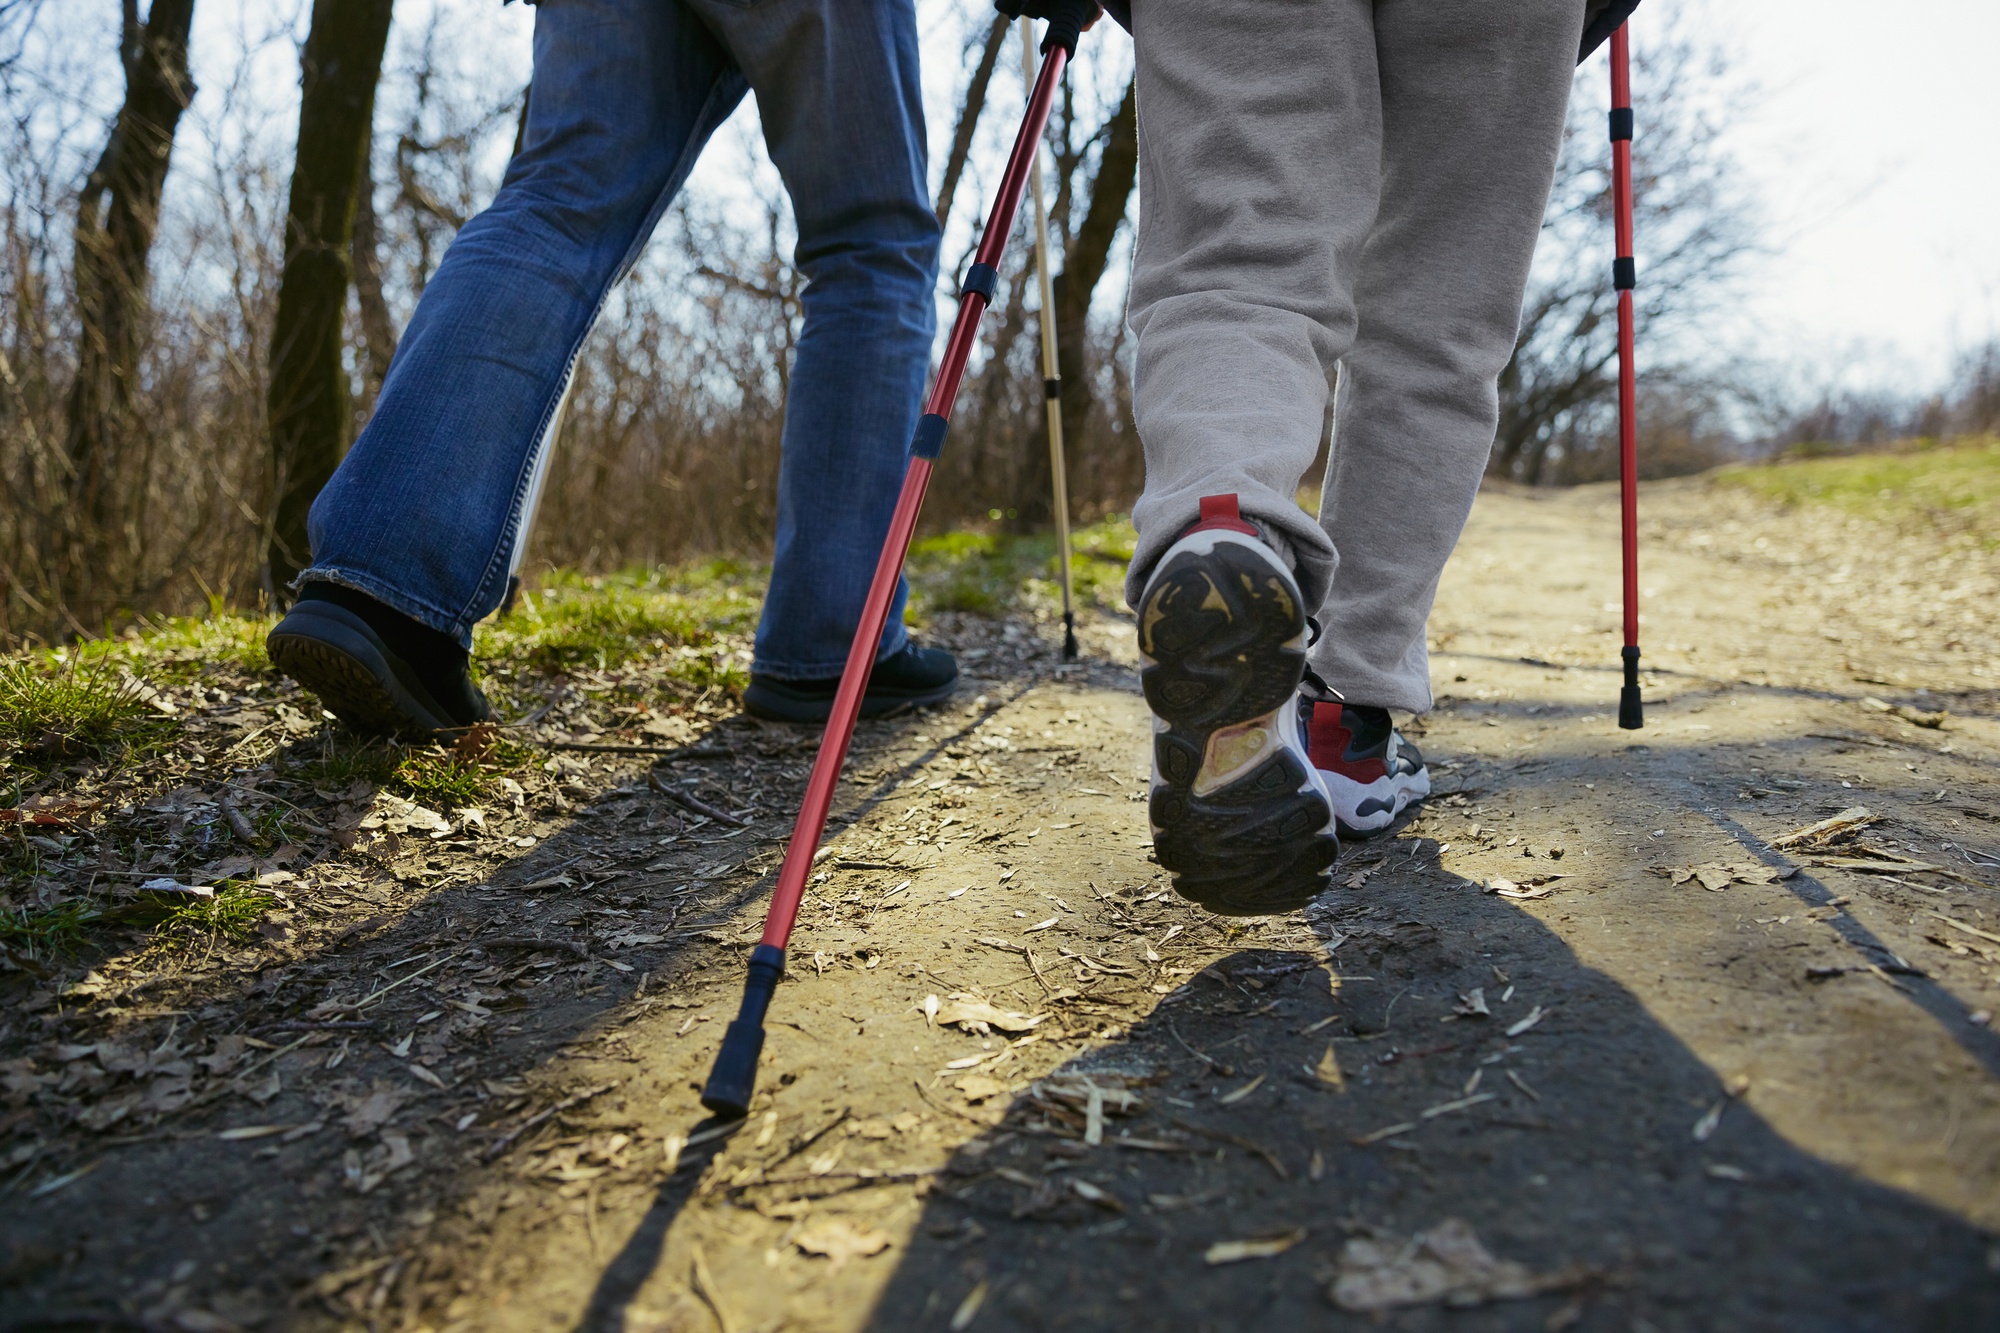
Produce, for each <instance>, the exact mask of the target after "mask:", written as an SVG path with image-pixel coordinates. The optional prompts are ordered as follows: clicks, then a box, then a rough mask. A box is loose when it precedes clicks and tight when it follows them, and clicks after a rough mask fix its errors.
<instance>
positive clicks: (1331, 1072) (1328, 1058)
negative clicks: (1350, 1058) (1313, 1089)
mask: <svg viewBox="0 0 2000 1333" xmlns="http://www.w3.org/2000/svg"><path fill="white" fill-rule="evenodd" d="M1313 1077H1314V1078H1317V1079H1318V1080H1319V1081H1320V1082H1321V1083H1323V1084H1325V1085H1326V1086H1327V1087H1329V1088H1332V1089H1333V1090H1334V1091H1335V1092H1346V1091H1347V1079H1346V1077H1345V1076H1343V1075H1342V1074H1341V1072H1340V1060H1339V1058H1338V1057H1337V1056H1335V1055H1334V1053H1333V1043H1332V1042H1328V1043H1327V1044H1326V1054H1325V1055H1322V1056H1321V1057H1320V1058H1319V1063H1318V1064H1317V1065H1314V1066H1313Z"/></svg>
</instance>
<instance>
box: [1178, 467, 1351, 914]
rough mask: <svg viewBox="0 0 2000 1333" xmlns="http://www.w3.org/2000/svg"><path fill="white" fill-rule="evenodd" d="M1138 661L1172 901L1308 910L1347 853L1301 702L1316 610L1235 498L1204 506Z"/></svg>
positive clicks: (1207, 500) (1218, 907)
mask: <svg viewBox="0 0 2000 1333" xmlns="http://www.w3.org/2000/svg"><path fill="white" fill-rule="evenodd" d="M1139 652H1140V654H1141V657H1142V659H1143V665H1142V666H1141V669H1140V672H1139V679H1140V683H1141V684H1142V686H1143V687H1144V689H1145V694H1146V702H1147V703H1148V704H1149V705H1151V707H1152V710H1153V786H1152V802H1151V807H1150V812H1151V815H1152V824H1153V848H1154V851H1155V853H1156V855H1157V856H1158V858H1159V862H1160V864H1161V865H1162V866H1164V867H1165V868H1166V869H1167V870H1169V871H1171V872H1172V873H1173V876H1174V890H1175V892H1177V893H1179V894H1180V895H1181V896H1182V897H1183V898H1187V899H1189V900H1190V901H1192V902H1195V903H1199V904H1200V905H1201V906H1203V907H1205V908H1207V909H1208V910H1209V911H1211V912H1219V913H1222V914H1223V915H1226V916H1264V915H1267V914H1269V913H1274V912H1287V911H1291V910H1292V909H1294V908H1298V907H1303V906H1304V905H1305V904H1306V903H1308V902H1311V901H1312V899H1313V898H1314V897H1315V896H1317V895H1318V894H1319V893H1320V892H1321V891H1322V890H1324V889H1325V888H1326V887H1327V885H1328V883H1329V875H1328V871H1329V869H1330V868H1331V867H1332V865H1333V862H1334V859H1335V858H1336V857H1337V856H1338V855H1339V851H1340V846H1339V843H1338V841H1337V840H1336V838H1335V835H1334V825H1333V807H1332V803H1331V801H1330V799H1329V798H1328V796H1327V792H1326V788H1325V786H1324V785H1323V784H1322V782H1321V780H1320V777H1319V775H1318V773H1317V772H1316V771H1315V770H1314V768H1313V765H1312V760H1311V757H1310V755H1309V753H1308V751H1307V748H1306V738H1305V731H1304V728H1303V727H1302V726H1301V714H1300V710H1299V705H1298V702H1297V697H1296V696H1297V694H1298V687H1299V680H1300V678H1301V676H1302V675H1303V674H1304V672H1305V664H1306V614H1305V606H1304V603H1303V602H1302V600H1301V598H1300V596H1299V586H1298V583H1297V582H1296V581H1295V580H1294V579H1293V578H1292V573H1291V571H1290V570H1289V569H1287V568H1286V566H1285V562H1284V561H1283V560H1282V559H1281V558H1279V556H1278V554H1277V552H1275V551H1273V550H1272V549H1271V548H1270V547H1269V546H1267V545H1265V543H1264V541H1263V539H1262V538H1261V537H1260V536H1259V534H1258V532H1257V529H1256V528H1254V527H1252V526H1251V525H1250V524H1249V523H1246V522H1245V521H1244V520H1243V517H1242V515H1241V513H1240V512H1239V511H1238V509H1237V504H1236V497H1235V496H1233V495H1211V496H1205V497H1203V499H1202V501H1201V521H1200V522H1198V523H1196V524H1195V525H1194V526H1193V527H1191V528H1189V529H1188V530H1187V531H1186V532H1185V533H1183V534H1182V535H1181V538H1180V540H1179V541H1177V542H1175V543H1174V544H1173V545H1172V546H1171V547H1169V548H1167V552H1166V554H1165V555H1163V556H1161V557H1160V563H1159V564H1158V566H1156V567H1155V568H1154V570H1153V574H1152V577H1151V578H1149V579H1148V580H1147V582H1146V590H1145V592H1144V594H1143V595H1142V596H1141V597H1140V599H1139Z"/></svg>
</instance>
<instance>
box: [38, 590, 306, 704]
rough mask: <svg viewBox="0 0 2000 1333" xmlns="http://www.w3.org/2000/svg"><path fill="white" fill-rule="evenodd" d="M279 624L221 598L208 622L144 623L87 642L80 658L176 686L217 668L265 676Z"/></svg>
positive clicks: (195, 618) (212, 601)
mask: <svg viewBox="0 0 2000 1333" xmlns="http://www.w3.org/2000/svg"><path fill="white" fill-rule="evenodd" d="M275 623H276V621H275V620H274V619H273V618H272V617H269V616H260V615H244V614H240V613H238V612H235V611H232V610H230V609H229V608H228V607H227V606H226V605H225V604H224V603H223V601H222V599H221V598H219V597H216V598H211V599H210V601H209V609H208V614H207V615H206V616H168V617H164V618H159V619H152V620H147V621H143V622H141V624H140V625H139V626H138V627H137V628H135V629H134V630H131V631H128V632H127V633H125V634H124V635H121V636H119V637H117V638H112V639H90V640H86V641H85V642H83V643H80V644H78V645H77V646H76V648H75V652H76V654H77V655H78V656H79V657H80V658H81V659H82V660H84V661H86V662H93V663H94V662H98V661H115V662H118V663H121V664H123V665H125V666H127V667H129V668H132V669H143V670H144V672H145V674H146V675H147V676H149V677H151V678H153V679H155V680H161V681H170V682H172V683H175V684H182V683H185V682H187V681H191V680H195V679H197V678H199V677H201V676H203V675H205V674H207V673H208V672H209V671H211V670H213V669H214V668H216V667H224V668H229V669H233V670H236V671H241V672H246V673H248V674H251V675H263V674H265V673H268V672H269V671H270V670H271V669H272V668H271V659H270V658H268V657H267V656H265V654H264V637H265V636H266V635H267V634H269V633H270V632H271V626H272V625H273V624H275Z"/></svg>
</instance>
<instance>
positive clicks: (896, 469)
mask: <svg viewBox="0 0 2000 1333" xmlns="http://www.w3.org/2000/svg"><path fill="white" fill-rule="evenodd" d="M693 2H694V3H696V4H697V5H698V7H699V8H700V10H701V12H702V14H703V15H704V16H705V17H706V18H707V19H708V20H709V22H710V23H711V24H713V25H714V27H715V30H716V31H717V32H718V33H720V34H722V36H723V39H724V41H725V42H726V43H727V45H728V46H729V49H730V51H731V52H732V53H733V54H734V56H735V57H736V59H737V61H738V62H739V63H740V64H741V66H742V68H743V70H744V73H745V75H746V76H747V78H748V79H749V82H750V86H751V88H752V90H753V91H754V92H755V94H756V98H757V110H758V113H759V115H760V116H761V118H762V122H763V129H764V140H765V143H766V145H767V146H768V147H769V149H770V153H771V160H772V161H773V162H774V163H776V165H777V167H778V171H779V174H780V175H781V176H782V177H783V178H784V182H785V188H786V190H787V191H788V192H789V193H790V195H791V199H792V208H793V212H794V214H795V216H796V218H797V221H798V245H797V249H796V251H795V257H794V263H795V264H796V265H797V266H798V269H799V271H800V272H801V273H802V274H803V275H804V276H805V278H806V280H807V281H806V289H805V297H804V306H805V319H804V325H803V328H802V329H801V332H800V337H799V345H798V357H797V361H796V362H795V364H794V366H793V370H792V379H791V390H790V397H789V398H788V400H787V402H786V407H785V427H784V455H783V461H782V465H781V467H780V470H779V475H778V537H777V551H776V555H775V559H774V562H773V565H772V573H771V587H770V592H769V594H768V595H767V597H766V599H765V603H764V616H763V620H762V622H761V623H760V624H759V626H758V629H757V648H756V659H755V662H754V663H753V666H752V676H751V688H750V690H749V691H748V692H747V693H746V695H745V700H744V701H745V703H746V705H747V706H749V707H750V708H751V709H752V711H755V712H758V713H760V714H762V715H764V716H769V717H789V718H793V719H795V720H806V719H810V718H816V717H824V716H825V715H826V712H827V710H828V708H829V707H830V705H831V703H832V696H833V687H834V685H835V683H836V682H837V679H838V677H839V675H840V672H841V669H842V667H843V666H845V664H846V661H847V649H848V644H849V641H850V639H851V637H852V635H853V633H854V626H855V624H856V622H858V621H859V620H860V618H861V606H862V603H863V601H864V600H866V596H867V592H868V582H869V577H870V575H872V574H873V572H874V568H875V562H876V558H877V556H879V555H880V553H881V546H882V539H883V535H884V534H885V533H886V532H887V531H888V528H889V518H890V515H891V514H892V513H893V512H894V510H895V507H896V496H897V493H898V491H899V490H900V489H901V483H902V479H903V470H904V466H905V464H906V463H907V461H908V452H909V441H910V434H911V431H912V430H913V429H914V428H915V426H916V420H917V412H918V408H919V405H920V401H921V399H922V396H923V389H924V376H925V373H926V371H927V370H928V367H929V363H930V350H931V339H932V334H933V332H934V330H935V325H936V307H935V303H934V299H933V293H934V291H935V289H936V283H937V250H938V240H939V230H938V223H937V215H936V213H935V212H934V210H933V208H932V205H931V200H930V188H929V181H928V174H929V173H928V168H927V163H926V154H925V143H924V121H923V99H922V87H921V82H920V78H919V69H918V39H917V28H916V17H915V11H914V8H913V6H912V5H911V3H910V0H765V2H764V3H762V4H758V5H751V6H744V5H740V4H734V3H730V0H693ZM906 591H907V589H906V588H899V589H898V592H897V595H896V599H895V602H894V603H893V605H892V606H891V609H890V615H889V622H888V626H887V628H886V629H885V631H884V633H883V637H882V648H881V656H880V659H879V660H878V667H877V671H876V674H875V676H874V678H873V679H872V681H871V686H870V694H871V696H877V695H879V696H880V697H881V701H882V704H883V706H888V705H891V704H893V703H895V702H899V701H901V702H908V701H922V700H926V699H930V698H934V697H937V695H938V693H939V691H940V690H943V691H946V692H948V691H949V689H950V687H951V685H952V683H953V682H954V681H955V678H956V668H955V667H954V666H953V665H952V664H951V662H950V659H949V657H948V656H947V655H945V654H943V653H941V652H937V651H936V650H929V651H928V652H927V653H918V652H916V651H915V650H912V651H911V652H909V653H905V652H904V648H905V645H906V642H907V638H908V636H907V633H906V631H905V630H904V628H903V623H902V608H903V602H904V598H905V595H906ZM922 657H928V658H930V659H931V661H930V662H929V663H928V664H926V663H925V662H923V661H920V660H918V659H919V658H922ZM892 663H893V664H894V667H895V670H896V673H898V675H897V679H894V680H890V679H885V677H887V676H889V675H890V667H891V664H892ZM863 711H864V713H868V712H873V711H879V709H878V708H876V707H875V706H873V703H872V701H871V704H870V705H866V706H864V709H863Z"/></svg>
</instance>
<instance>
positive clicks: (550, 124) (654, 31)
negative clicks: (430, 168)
mask: <svg viewBox="0 0 2000 1333" xmlns="http://www.w3.org/2000/svg"><path fill="white" fill-rule="evenodd" d="M746 90H747V85H746V83H745V82H744V79H743V76H742V74H741V72H740V71H739V70H738V69H737V68H736V65H735V62H734V61H732V60H731V59H730V58H729V55H728V53H727V52H726V51H725V50H724V48H723V47H722V45H721V43H719V42H718V41H717V40H716V38H715V36H714V34H713V33H711V32H710V31H709V29H708V28H707V26H706V25H704V24H703V23H702V22H701V20H700V18H699V17H698V16H697V15H696V14H695V13H694V12H693V11H691V10H690V9H688V8H687V7H686V6H685V5H683V4H680V3H677V2H676V0H547V2H546V3H543V4H542V5H540V6H539V7H538V8H537V11H536V18H535V77H534V85H533V93H532V95H531V97H530V99H529V107H528V125H527V133H526V135H525V137H524V139H523V142H522V147H521V152H520V153H519V155H517V156H516V157H515V159H514V161H513V162H512V163H511V164H510V165H509V167H508V169H507V175H506V178H505V180H504V181H503V182H502V184H501V187H500V190H499V193H498V194H496V195H495V196H494V199H493V203H492V204H491V206H489V207H488V208H487V209H486V210H485V211H484V212H482V213H480V214H479V215H478V216H477V217H475V218H473V219H472V220H471V221H470V222H468V223H467V224H466V225H465V227H464V228H463V229H462V230H461V231H460V232H459V234H458V237H457V239H456V240H455V241H454V242H453V243H452V246H451V249H450V250H449V251H448V252H447V253H446V255H445V257H444V261H443V262H442V263H441V264H439V266H438V270H437V272H436V273H435V274H434V275H433V276H432V277H431V280H430V282H429V284H428V285H427V286H426V287H425V289H424V294H423V299H422V300H421V301H419V302H418V304H417V310H416V314H415V315H414V317H413V318H412V319H411V320H410V325H409V328H408V329H407V330H406V331H405V332H404V335H403V339H402V342H401V344H400V346H399V347H398V348H397V351H396V358H395V361H394V363H393V364H392V365H391V367H390V370H389V374H388V377H387V378H386V379H385V380H384V382H383V385H382V394H381V397H380V399H379V400H378V402H377V405H376V409H375V414H374V416H373V418H372V419H371V420H370V421H369V423H368V425H367V427H366V429H364V430H363V431H362V432H361V436H360V438H359V439H357V440H356V441H355V444H354V447H353V449H351V450H350V451H349V452H348V455H347V457H346V459H344V460H343V461H342V463H341V466H340V469H339V470H338V471H337V472H336V473H335V474H334V476H333V479H332V480H331V481H330V482H329V483H328V484H327V486H326V488H325V489H324V490H323V491H321V492H320V495H319V498H318V499H317V500H316V501H315V502H314V503H313V507H312V521H311V538H312V548H313V562H312V565H311V567H310V568H308V569H307V570H306V572H305V574H304V576H303V579H304V581H306V582H308V583H310V582H315V581H318V582H329V583H336V584H341V585H345V586H346V587H349V588H353V589H357V590H359V591H361V592H364V593H367V594H368V595H369V596H371V597H373V598H375V599H376V600H378V601H380V602H383V603H386V604H387V605H388V606H390V607H392V608H394V609H395V610H397V611H400V612H402V613H403V614H404V615H407V616H410V617H412V618H414V619H416V620H417V621H419V622H421V623H422V624H424V625H426V626H428V627H430V628H431V629H433V630H438V631H442V632H443V633H446V634H449V635H452V636H454V637H455V638H457V639H458V641H459V642H460V643H461V644H462V645H464V646H468V647H469V646H470V645H471V642H472V626H473V625H474V624H475V623H476V622H477V621H479V620H480V619H481V618H483V617H484V616H486V615H487V614H489V613H490V612H491V611H492V610H493V609H494V608H495V607H497V606H498V605H499V604H500V598H501V596H502V595H503V594H504V592H505V590H506V579H507V568H508V562H509V557H510V556H511V555H512V553H513V548H514V542H515V540H516V539H517V537H518V535H519V526H520V520H521V507H522V502H523V500H524V499H525V496H526V491H527V486H528V481H529V477H530V474H531V473H532V471H533V468H534V463H535V452H536V449H537V447H538V446H539V445H540V443H541V440H542V434H543V431H544V429H545V428H546V426H547V425H548V422H549V418H550V416H551V414H553V413H554V411H555V408H556V403H557V400H558V399H559V398H560V397H561V395H562V390H563V386H564V383H565V381H566V379H567V376H568V372H569V368H570V366H571V365H572V364H573V363H574V361H575V359H576V357H577V354H578V352H579V351H580V350H581V348H582V346H583V342H584V339H585V338H586V337H587V336H588V334H589V333H590V329H591V325H592V323H593V322H594V321H595V319H596V317H597V312H598V309H599V308H600V306H601V305H602V304H603V301H604V297H605V294H606V293H607V292H608V291H609V290H610V288H611V286H612V284H613V283H614V282H616V281H617V279H618V278H619V277H620V276H621V275H622V274H623V273H624V272H625V270H626V269H627V268H628V267H629V266H630V265H631V263H632V261H633V260H634V259H635V258H636V257H637V255H638V253H639V250H640V248H641V247H642V246H643V245H644V244H645V242H646V239H647V238H648V237H649V236H650V235H651V234H652V231H653V227H654V225H655V224H656V223H657V222H658V220H659V217H660V214H661V213H662V212H663V211H664V210H665V209H666V207H667V204H668V203H669V202H670V201H671V200H672V198H673V195H674V192H675V190H677V189H678V188H679V186H680V184H681V182H682V181H683V180H685V179H686V177H687V173H688V171H689V170H690V169H692V167H693V166H694V162H695V159H696V157H697V156H698V155H699V153H700V152H701V148H702V145H703V144H704V143H706V142H707V140H708V137H709V136H710V134H712V133H713V132H714V130H715V128H716V127H717V126H718V125H720V124H721V123H722V121H723V120H724V119H725V118H726V117H727V116H728V115H729V113H730V111H731V110H732V109H733V108H734V107H735V105H736V104H737V102H738V101H740V100H741V99H742V97H743V94H744V92H745V91H746Z"/></svg>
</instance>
